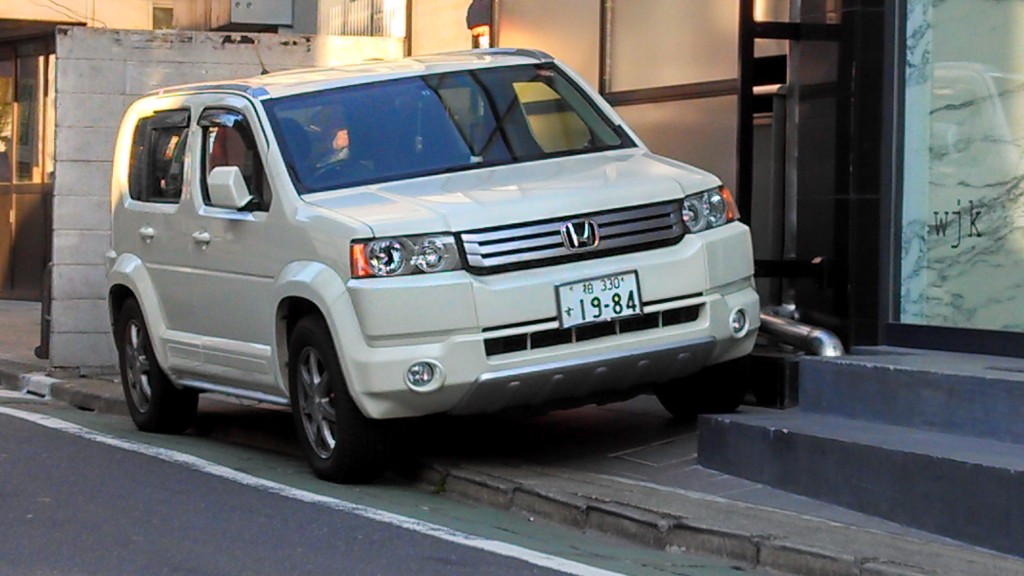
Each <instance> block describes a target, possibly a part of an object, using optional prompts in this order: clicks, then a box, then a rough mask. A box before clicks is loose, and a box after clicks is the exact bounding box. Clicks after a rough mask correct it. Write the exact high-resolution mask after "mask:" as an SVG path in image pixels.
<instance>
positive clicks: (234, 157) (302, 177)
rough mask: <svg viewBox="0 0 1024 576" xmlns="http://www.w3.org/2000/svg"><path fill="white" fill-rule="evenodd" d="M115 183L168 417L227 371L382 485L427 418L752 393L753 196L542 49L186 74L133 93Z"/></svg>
mask: <svg viewBox="0 0 1024 576" xmlns="http://www.w3.org/2000/svg"><path fill="white" fill-rule="evenodd" d="M681 137H682V136H681ZM112 194H113V198H112V202H111V205H112V212H113V225H112V230H113V232H112V235H113V236H112V238H113V239H112V250H111V252H110V253H109V254H108V270H109V273H108V280H109V282H108V284H109V309H110V319H111V325H112V328H113V336H114V340H115V343H116V346H117V350H118V354H119V363H120V371H121V378H122V381H123V387H124V391H125V397H126V399H127V403H128V407H129V410H130V412H131V416H132V419H133V420H134V422H135V424H136V425H137V426H138V427H139V428H140V429H142V430H146V431H158V432H180V431H183V430H185V429H187V428H188V427H189V425H190V423H191V421H192V419H193V417H194V416H195V413H196V406H197V396H198V394H199V393H200V392H204V391H208V392H218V393H221V394H228V395H233V396H237V397H241V398H245V399H249V400H256V401H259V402H264V403H270V404H278V405H282V406H290V407H291V411H292V414H293V417H294V421H295V425H296V427H297V430H298V436H299V439H300V442H301V444H302V446H303V449H304V451H305V454H306V456H307V457H308V460H309V462H310V464H311V466H312V468H313V470H314V472H315V473H316V474H317V475H318V476H320V477H322V478H326V479H329V480H333V481H339V482H358V481H366V480H369V479H372V478H374V477H375V476H377V475H378V474H380V473H381V472H382V471H383V470H384V469H385V466H386V463H387V460H388V455H389V453H390V451H391V447H392V439H393V429H394V424H395V422H396V421H397V420H399V419H404V418H407V417H414V416H422V415H426V414H436V413H448V414H480V413H488V412H492V411H497V410H503V409H507V408H512V407H530V408H540V409H550V408H559V407H569V406H577V405H581V404H584V403H587V402H606V401H612V400H618V399H625V398H629V397H631V396H635V395H637V394H640V393H645V392H654V393H655V394H656V395H657V397H658V398H659V399H660V400H661V402H662V404H663V405H664V406H665V408H666V409H667V410H668V411H669V412H671V413H672V414H674V415H676V416H678V417H682V418H692V417H694V416H695V415H696V414H697V413H701V412H707V411H728V410H732V409H735V408H736V407H737V405H738V404H739V402H740V400H741V398H742V396H743V394H744V391H745V388H744V386H745V381H744V380H743V378H741V377H740V374H741V370H740V367H741V365H740V363H739V361H740V360H742V358H743V357H744V356H745V355H747V354H748V353H749V352H750V351H751V348H752V347H753V344H754V338H755V332H756V328H757V324H758V307H759V306H758V297H757V294H756V292H755V290H754V285H753V279H752V274H753V263H752V252H751V244H750V235H749V231H748V229H747V227H746V226H744V225H743V224H741V223H740V222H738V221H737V219H738V217H739V214H738V213H737V210H736V206H735V204H734V202H733V199H732V196H731V194H730V192H729V191H728V190H727V189H725V188H724V187H723V186H722V184H721V182H720V181H719V180H718V179H717V178H715V177H714V176H712V175H710V174H708V173H706V172H703V171H701V170H698V169H696V168H693V167H691V166H688V165H686V164H683V163H680V162H677V161H674V160H670V159H667V158H662V157H659V156H657V155H655V154H652V153H651V152H650V151H649V150H648V149H647V148H646V147H645V146H644V145H643V144H642V143H641V142H640V140H639V138H637V136H636V134H634V133H633V132H632V131H631V130H630V129H629V128H628V127H627V126H626V125H625V124H624V123H623V121H622V119H621V118H619V116H618V115H617V114H616V113H615V111H614V110H613V109H612V108H611V107H610V106H609V105H608V104H607V103H606V102H604V101H603V100H602V99H601V98H600V96H598V95H597V94H595V93H594V92H593V91H592V90H591V89H589V88H588V87H587V86H585V84H584V82H583V81H582V80H581V79H580V78H579V77H578V76H577V75H575V74H574V73H573V72H571V71H570V70H568V69H566V68H565V67H564V66H562V65H561V64H559V63H558V62H557V61H555V60H554V59H552V58H551V57H550V56H548V55H546V54H543V53H540V52H536V51H527V50H504V49H493V50H485V51H473V52H466V53H456V54H447V55H438V56H429V57H417V58H410V59H406V60H399V61H394V62H374V63H367V64H361V65H352V66H343V67H338V68H329V69H314V70H302V71H294V72H288V73H280V74H270V75H264V76H260V77H257V78H252V79H247V80H239V81H234V82H224V83H210V84H203V85H190V86H183V87H177V88H168V89H164V90H160V91H158V92H155V93H152V94H149V95H147V96H145V97H143V98H141V99H139V100H138V101H136V102H135V103H134V104H133V105H132V106H131V107H130V108H129V109H128V111H127V112H126V114H125V116H124V119H123V123H122V125H121V130H120V133H119V136H118V140H117V146H116V151H115V157H114V170H113V179H112Z"/></svg>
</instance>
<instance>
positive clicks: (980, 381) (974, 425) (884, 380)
mask: <svg viewBox="0 0 1024 576" xmlns="http://www.w3.org/2000/svg"><path fill="white" fill-rule="evenodd" d="M856 352H857V353H856V354H854V355H849V356H844V357H841V358H813V357H804V358H803V359H802V360H801V362H800V409H801V410H802V411H803V412H805V413H815V414H824V415H834V416H842V417H845V418H851V419H855V420H863V421H868V422H876V423H882V424H892V425H895V426H904V427H909V428H920V429H922V430H931V431H935V432H945V433H949V434H958V435H966V436H974V437H978V438H988V439H991V440H998V441H1000V442H1013V443H1017V444H1024V418H1021V414H1024V360H1020V359H1015V358H1004V357H997V356H982V355H973V354H953V353H949V352H941V353H940V352H929V351H923V350H909V349H900V348H890V347H880V348H865V349H858V350H857V351H856Z"/></svg>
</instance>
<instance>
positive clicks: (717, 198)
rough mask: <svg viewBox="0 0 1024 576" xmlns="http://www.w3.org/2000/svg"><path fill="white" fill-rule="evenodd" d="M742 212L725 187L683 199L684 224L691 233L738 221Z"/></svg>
mask: <svg viewBox="0 0 1024 576" xmlns="http://www.w3.org/2000/svg"><path fill="white" fill-rule="evenodd" d="M739 217H740V211H739V209H738V208H736V201H735V200H733V198H732V192H729V189H728V188H726V187H725V186H721V187H718V188H715V189H712V190H706V191H704V192H701V193H699V194H691V195H689V196H687V197H686V198H683V222H685V223H686V228H687V230H689V231H690V232H702V231H704V230H710V229H712V228H717V227H718V226H721V225H723V224H727V223H729V222H732V221H733V220H738V219H739Z"/></svg>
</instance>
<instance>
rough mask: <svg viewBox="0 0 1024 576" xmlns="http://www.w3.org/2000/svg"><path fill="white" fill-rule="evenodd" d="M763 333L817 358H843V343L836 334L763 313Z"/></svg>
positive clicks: (844, 352) (844, 351)
mask: <svg viewBox="0 0 1024 576" xmlns="http://www.w3.org/2000/svg"><path fill="white" fill-rule="evenodd" d="M761 333H762V334H764V335H766V336H768V337H770V338H774V339H776V340H778V341H779V342H782V343H784V344H789V345H790V346H793V347H794V348H798V349H800V350H803V351H804V352H808V353H811V354H814V355H816V356H842V355H844V354H846V350H845V349H844V348H843V343H842V342H841V341H840V340H839V337H838V336H836V335H835V334H834V333H832V332H830V331H828V330H826V329H824V328H818V327H816V326H811V325H810V324H804V323H802V322H797V321H796V320H792V319H790V318H780V317H778V316H775V315H773V314H770V313H768V312H764V311H762V312H761Z"/></svg>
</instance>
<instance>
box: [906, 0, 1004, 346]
mask: <svg viewBox="0 0 1024 576" xmlns="http://www.w3.org/2000/svg"><path fill="white" fill-rule="evenodd" d="M907 16H908V22H907V47H906V50H907V52H906V62H907V63H906V72H905V98H906V101H905V106H904V109H905V113H904V114H905V116H904V121H905V127H904V138H905V141H904V154H905V157H904V163H903V164H904V174H903V219H902V230H903V237H902V253H901V258H902V271H901V293H900V321H901V322H904V323H913V324H925V325H935V326H947V327H956V328H981V329H991V330H1009V331H1024V305H1022V303H1021V298H1022V294H1024V293H1022V291H1021V287H1022V286H1024V52H1022V51H1021V50H1020V45H1021V41H1024V2H1019V1H1015V2H977V1H975V0H946V1H944V2H931V1H930V0H912V1H910V2H908V6H907Z"/></svg>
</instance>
